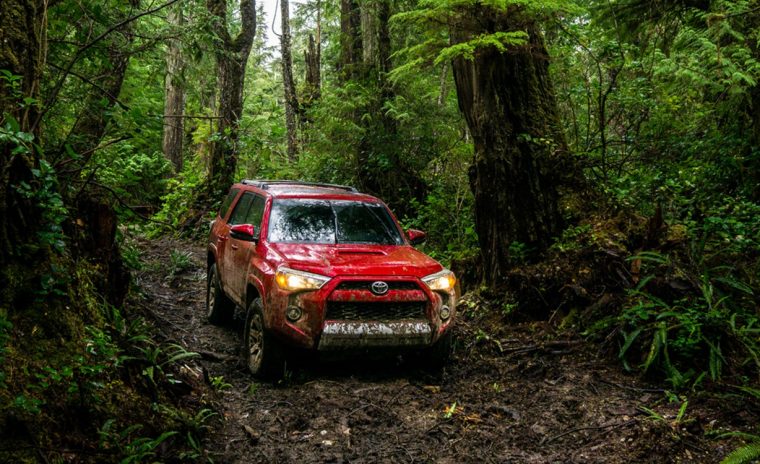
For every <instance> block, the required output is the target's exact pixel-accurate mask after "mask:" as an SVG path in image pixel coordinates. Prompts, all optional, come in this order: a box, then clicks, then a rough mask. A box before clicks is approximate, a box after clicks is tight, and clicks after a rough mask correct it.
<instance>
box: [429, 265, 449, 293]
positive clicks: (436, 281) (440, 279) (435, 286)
mask: <svg viewBox="0 0 760 464" xmlns="http://www.w3.org/2000/svg"><path fill="white" fill-rule="evenodd" d="M422 281H423V282H425V283H426V284H427V286H428V287H430V290H434V291H435V290H443V291H444V292H448V291H449V290H451V289H453V288H454V285H455V284H456V283H457V278H456V276H455V275H454V273H453V272H451V271H449V270H448V269H444V270H442V271H441V272H436V273H435V274H430V275H429V276H427V277H423V278H422Z"/></svg>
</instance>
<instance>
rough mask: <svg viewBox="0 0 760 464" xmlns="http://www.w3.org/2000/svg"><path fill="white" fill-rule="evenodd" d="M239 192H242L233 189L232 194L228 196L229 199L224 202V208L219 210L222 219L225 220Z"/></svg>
mask: <svg viewBox="0 0 760 464" xmlns="http://www.w3.org/2000/svg"><path fill="white" fill-rule="evenodd" d="M239 191H240V190H239V189H232V190H230V193H228V194H227V197H226V198H225V199H224V201H223V202H222V206H221V207H220V208H219V217H220V218H222V219H224V217H225V216H226V215H227V211H228V210H229V209H230V205H231V204H232V200H234V199H235V197H236V196H237V194H238V192H239Z"/></svg>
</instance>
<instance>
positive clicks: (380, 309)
mask: <svg viewBox="0 0 760 464" xmlns="http://www.w3.org/2000/svg"><path fill="white" fill-rule="evenodd" d="M424 318H425V302H424V301H402V302H388V303H386V302H383V303H378V302H343V301H329V302H328V303H327V314H326V317H325V319H327V320H333V321H398V320H401V319H424Z"/></svg>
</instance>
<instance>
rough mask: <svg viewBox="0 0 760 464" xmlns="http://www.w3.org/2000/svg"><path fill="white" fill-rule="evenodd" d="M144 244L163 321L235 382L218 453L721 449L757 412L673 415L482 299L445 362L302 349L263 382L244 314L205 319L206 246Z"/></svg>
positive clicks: (251, 456) (514, 457)
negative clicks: (298, 357) (311, 355)
mask: <svg viewBox="0 0 760 464" xmlns="http://www.w3.org/2000/svg"><path fill="white" fill-rule="evenodd" d="M143 247H144V250H145V252H144V254H143V257H142V259H143V260H144V262H145V263H146V270H145V271H143V272H141V273H139V274H138V276H137V284H138V285H139V286H140V288H141V289H142V291H143V292H144V301H145V302H148V304H149V306H151V307H152V308H154V309H153V311H154V318H155V320H156V321H157V322H158V325H159V327H160V329H161V330H162V331H164V332H165V334H166V336H167V338H169V339H171V340H174V341H176V342H179V343H181V344H183V345H184V346H186V347H187V349H189V350H193V351H197V352H200V353H202V354H203V355H204V358H203V360H202V361H200V362H199V364H200V365H202V367H203V368H205V369H206V371H207V373H208V378H209V379H211V380H213V379H216V380H215V382H216V383H217V384H222V383H227V384H229V386H228V387H227V388H224V389H223V390H222V391H221V392H220V393H218V394H217V398H216V399H215V401H216V402H217V403H218V408H219V409H220V413H221V414H222V415H223V417H224V421H223V422H222V421H220V422H219V423H218V424H217V425H216V426H215V427H214V429H213V430H212V432H211V433H210V435H209V436H208V437H207V439H206V442H205V446H206V448H207V449H208V450H209V456H210V457H212V458H213V460H214V462H224V463H227V462H229V463H251V462H273V463H283V462H299V463H321V462H336V463H344V462H345V463H348V462H351V463H377V462H437V463H463V462H468V463H469V462H473V463H475V462H477V463H480V462H493V463H497V462H498V463H506V462H515V463H554V462H562V463H565V462H570V463H575V462H578V463H588V462H611V463H616V462H619V463H628V462H700V463H701V462H719V461H720V459H721V457H723V456H725V454H727V453H728V452H729V451H730V450H731V446H732V445H729V444H727V443H726V442H725V441H719V440H716V439H715V438H708V437H707V436H706V433H707V432H709V431H718V430H721V429H722V430H728V429H735V428H736V427H741V426H742V425H743V424H747V423H749V424H750V425H751V423H752V421H753V420H754V419H756V418H754V417H753V416H752V414H750V413H749V412H747V411H745V410H744V409H743V407H742V405H741V403H739V404H735V405H734V404H730V403H723V404H715V403H714V400H710V399H704V400H701V399H699V398H689V401H690V404H689V405H688V406H687V408H686V412H685V415H684V416H683V417H681V418H680V419H677V417H676V415H677V412H678V409H679V406H680V403H679V402H678V401H668V400H667V397H666V394H665V392H664V391H663V390H660V389H658V388H653V387H651V386H646V385H643V384H641V383H640V382H639V381H637V379H636V378H635V377H632V376H627V375H624V374H623V373H622V372H621V370H620V367H619V366H618V365H616V364H613V363H611V362H610V361H609V360H607V359H604V358H600V357H599V356H598V355H597V353H596V347H595V346H594V345H589V344H587V343H585V342H583V341H579V340H564V339H563V340H559V341H556V340H555V341H545V340H547V339H546V338H545V336H544V335H543V331H542V330H540V328H539V327H540V326H536V325H519V326H513V327H505V324H503V323H501V322H500V321H499V317H498V316H496V315H494V314H488V313H486V312H485V311H483V310H481V308H480V307H479V306H478V305H477V304H476V303H474V302H473V303H470V305H469V307H467V306H465V307H463V308H462V310H463V311H465V312H466V317H465V318H463V320H462V321H461V323H460V324H459V326H458V328H457V332H458V337H457V343H456V345H455V348H456V350H455V356H454V359H453V361H452V362H451V364H450V365H449V366H448V367H447V368H446V369H445V370H444V371H443V373H442V374H440V375H432V374H430V373H427V372H424V371H422V370H420V369H417V368H414V367H410V366H409V365H407V364H405V363H402V362H400V360H398V359H395V358H394V359H385V360H377V361H370V360H334V361H330V362H317V361H316V360H304V361H302V362H301V364H302V365H300V366H297V367H296V368H294V369H293V370H290V371H289V372H288V375H287V376H286V378H285V379H284V380H283V381H282V382H280V383H278V384H276V385H273V384H270V383H260V382H257V381H255V380H254V379H253V378H252V377H251V376H250V375H249V374H248V373H247V372H246V371H245V370H244V369H243V368H242V367H241V366H240V364H239V363H238V353H239V349H240V333H239V330H240V326H241V325H242V323H241V321H240V320H239V317H240V315H238V319H237V320H236V323H235V324H234V325H231V326H229V327H216V326H213V325H210V324H208V323H207V322H206V321H205V320H204V290H205V253H204V250H203V249H202V248H200V247H198V246H193V245H188V244H187V243H184V242H169V241H164V242H161V243H160V244H155V243H153V244H147V243H143ZM188 249H189V253H190V257H191V260H190V261H191V264H190V265H189V266H186V267H187V269H183V270H181V271H179V272H177V271H176V270H175V272H174V274H175V275H169V274H171V272H169V273H167V266H169V264H168V263H170V262H171V259H170V256H169V255H170V251H171V250H188ZM178 252H179V251H178ZM175 261H176V260H175ZM641 406H646V407H648V408H651V409H652V410H654V411H656V413H657V415H659V416H660V418H656V417H653V415H652V414H650V413H645V412H644V410H642V409H641ZM728 421H731V425H730V426H729V425H728ZM707 435H709V433H708V434H707Z"/></svg>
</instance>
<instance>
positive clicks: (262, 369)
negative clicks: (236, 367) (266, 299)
mask: <svg viewBox="0 0 760 464" xmlns="http://www.w3.org/2000/svg"><path fill="white" fill-rule="evenodd" d="M263 309H264V308H263V305H262V303H261V298H256V299H255V300H253V301H252V302H251V304H249V305H248V310H247V311H246V317H245V333H244V340H243V345H244V351H243V361H244V362H245V365H246V367H247V368H248V370H249V371H250V373H251V374H253V375H254V376H256V377H259V378H262V379H268V380H278V379H280V378H282V376H283V375H284V374H285V356H284V352H283V347H282V346H281V345H280V343H278V341H277V340H276V339H275V338H274V337H273V336H272V335H271V334H270V333H269V332H268V331H267V330H266V327H264V313H263Z"/></svg>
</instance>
